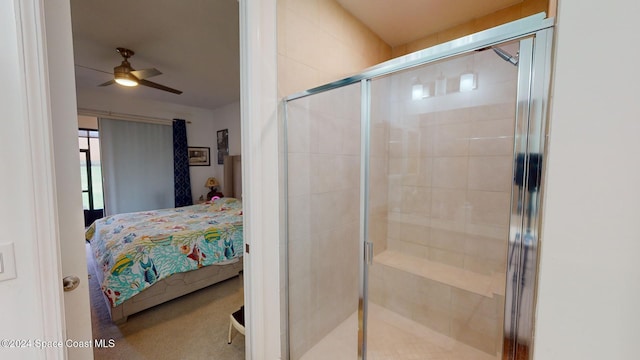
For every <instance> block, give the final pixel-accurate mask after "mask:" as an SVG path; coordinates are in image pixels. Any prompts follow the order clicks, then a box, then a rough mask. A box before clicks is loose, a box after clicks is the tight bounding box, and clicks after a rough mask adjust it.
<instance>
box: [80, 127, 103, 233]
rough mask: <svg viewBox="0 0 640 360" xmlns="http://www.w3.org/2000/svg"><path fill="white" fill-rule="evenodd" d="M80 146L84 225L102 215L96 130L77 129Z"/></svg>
mask: <svg viewBox="0 0 640 360" xmlns="http://www.w3.org/2000/svg"><path fill="white" fill-rule="evenodd" d="M78 145H79V148H80V179H81V185H82V207H83V208H84V223H85V226H89V225H91V223H92V222H93V221H94V220H96V219H99V218H101V217H102V216H104V198H103V195H102V167H101V164H100V138H99V134H98V131H97V130H91V129H80V130H78Z"/></svg>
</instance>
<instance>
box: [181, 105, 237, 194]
mask: <svg viewBox="0 0 640 360" xmlns="http://www.w3.org/2000/svg"><path fill="white" fill-rule="evenodd" d="M212 117H213V141H214V142H215V141H216V133H217V131H219V130H224V129H228V130H229V155H240V149H241V147H242V146H241V145H242V144H241V142H240V139H241V136H240V102H239V101H238V102H234V103H231V104H228V105H225V106H222V107H219V108H217V109H215V110H214V111H213V114H212ZM191 136H192V135H189V137H190V138H189V139H191ZM193 136H198V134H196V135H193ZM217 151H218V150H217V145H216V144H214V145H213V146H212V147H211V166H212V167H213V172H212V174H213V176H215V177H216V179H218V182H220V185H221V188H220V190H221V191H222V193H223V194H225V195H226V196H231V195H232V194H231V193H229V192H228V191H225V190H226V188H225V184H224V165H218V152H217ZM204 180H206V179H204ZM198 184H199V183H196V187H197V186H198ZM203 185H204V181H202V184H199V186H203ZM203 189H204V191H205V192H204V193H205V194H206V193H207V192H209V189H208V188H203ZM196 193H197V192H196Z"/></svg>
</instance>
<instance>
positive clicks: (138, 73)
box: [131, 68, 162, 80]
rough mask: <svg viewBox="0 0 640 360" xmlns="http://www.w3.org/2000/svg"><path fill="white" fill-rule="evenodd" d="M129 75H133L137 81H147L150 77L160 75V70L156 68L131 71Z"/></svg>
mask: <svg viewBox="0 0 640 360" xmlns="http://www.w3.org/2000/svg"><path fill="white" fill-rule="evenodd" d="M131 74H133V76H135V77H137V78H138V79H140V80H142V79H148V78H150V77H152V76H157V75H160V74H162V73H161V72H160V70H158V69H156V68H150V69H142V70H133V71H131Z"/></svg>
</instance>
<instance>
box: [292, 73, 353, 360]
mask: <svg viewBox="0 0 640 360" xmlns="http://www.w3.org/2000/svg"><path fill="white" fill-rule="evenodd" d="M287 139H288V154H289V155H288V174H287V175H288V194H289V202H288V212H289V216H288V219H289V220H288V223H289V237H288V244H289V246H288V249H289V254H288V258H289V269H290V271H289V333H290V351H291V359H299V358H300V357H301V356H302V355H304V353H306V352H307V350H309V349H310V348H311V347H312V346H313V345H315V344H316V343H317V342H318V341H320V340H321V339H322V338H323V337H324V336H326V335H327V334H328V333H329V332H331V331H332V330H333V329H335V328H336V327H337V326H338V325H339V324H340V323H342V322H343V321H344V320H345V319H346V318H348V317H349V316H350V315H351V314H353V313H355V312H356V311H357V310H358V274H359V272H358V251H359V246H358V244H359V238H360V237H359V228H360V86H359V85H358V84H356V85H351V86H347V87H343V88H340V89H336V90H333V91H330V92H326V93H321V94H318V95H314V96H311V97H307V98H302V99H299V100H295V101H291V102H289V103H288V120H287ZM354 331H357V326H356V328H355V330H354ZM353 346H354V348H353V349H355V346H356V344H353ZM354 351H355V350H354Z"/></svg>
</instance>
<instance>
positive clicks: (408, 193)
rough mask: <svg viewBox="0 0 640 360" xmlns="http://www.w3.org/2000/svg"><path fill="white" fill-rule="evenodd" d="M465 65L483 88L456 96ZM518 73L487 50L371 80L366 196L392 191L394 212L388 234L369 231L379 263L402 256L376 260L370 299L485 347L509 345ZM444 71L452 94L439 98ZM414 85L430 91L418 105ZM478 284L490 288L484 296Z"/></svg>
mask: <svg viewBox="0 0 640 360" xmlns="http://www.w3.org/2000/svg"><path fill="white" fill-rule="evenodd" d="M505 49H507V50H508V51H510V52H512V53H514V54H515V52H516V51H517V46H516V45H515V44H512V45H511V46H510V47H509V46H506V47H505ZM470 71H471V72H474V73H475V74H476V77H477V88H476V89H475V90H472V91H470V92H460V91H459V85H458V84H459V76H460V74H462V73H465V72H470ZM516 77H517V68H516V67H515V66H513V65H511V64H509V63H506V62H503V61H502V60H500V59H499V58H497V56H496V55H495V54H494V53H493V52H492V51H490V50H489V51H484V52H478V53H474V54H471V55H467V56H464V57H460V58H456V59H453V60H447V61H445V62H442V63H440V64H434V65H429V66H427V67H423V68H421V69H417V70H413V71H410V72H404V73H398V74H395V75H392V76H390V77H387V78H382V79H376V80H374V81H373V84H372V101H371V103H372V129H373V130H372V144H371V148H372V168H371V173H372V177H371V182H372V183H371V188H372V189H377V190H375V191H372V194H371V197H370V198H371V199H372V200H371V202H372V203H373V204H384V203H385V201H384V200H382V199H381V197H382V196H386V199H387V200H386V204H384V205H386V207H385V206H382V207H381V208H384V209H385V210H386V211H387V217H388V221H387V222H385V223H386V224H387V229H386V230H387V231H386V238H385V240H386V241H381V240H380V239H379V238H377V239H375V238H374V239H373V241H374V244H375V245H374V248H375V252H376V254H377V255H378V258H380V259H381V258H383V257H384V255H385V251H389V252H390V253H394V254H395V253H400V254H403V255H402V256H406V258H403V257H402V256H400V257H398V256H395V257H394V259H395V261H400V263H396V264H389V263H388V262H387V263H385V262H379V261H375V260H374V265H373V266H372V268H371V274H370V287H369V288H370V300H371V301H373V302H375V303H377V304H379V305H381V306H383V307H385V308H387V309H389V310H392V311H394V312H396V313H398V314H400V315H403V316H405V317H407V318H410V319H413V320H414V321H417V322H419V323H421V324H423V325H426V326H428V327H430V328H432V329H434V330H437V331H438V332H441V333H443V334H445V335H447V336H449V337H451V338H453V339H456V340H458V341H461V342H463V343H466V344H468V345H471V346H473V347H475V348H477V349H479V350H482V351H484V352H486V353H489V354H497V353H499V352H500V351H501V343H502V323H503V311H504V310H503V309H504V279H505V262H506V257H507V254H506V250H507V239H508V234H509V231H508V225H509V217H510V212H511V207H510V204H511V202H510V197H511V181H512V178H513V175H512V168H513V149H514V137H513V136H514V117H515V111H516V101H515V98H516V83H517V81H516V80H517V78H516ZM437 78H447V84H448V86H447V94H445V95H440V96H433V94H434V91H433V85H434V81H435V80H436V79H437ZM416 83H422V84H424V85H425V88H428V87H431V88H430V93H431V95H432V96H431V97H427V98H424V99H418V100H413V99H412V94H411V87H412V85H414V84H416ZM376 129H379V130H377V131H379V132H380V133H381V134H383V135H378V136H376V132H375V131H376ZM384 145H386V153H385V156H382V157H380V158H379V159H376V158H375V157H374V154H376V152H378V151H379V150H381V149H382V148H383V147H384ZM385 157H386V160H385V159H384V158H385ZM385 187H386V189H387V190H386V191H385V190H383V188H385ZM371 209H372V210H371V212H372V214H373V213H376V214H378V213H379V211H378V210H376V207H374V206H372V207H371ZM372 218H373V215H372ZM374 226H375V227H378V228H379V229H380V230H381V231H382V226H381V225H373V224H372V225H371V227H370V229H372V228H373V227H374ZM371 233H377V231H371ZM398 259H399V260H398ZM403 259H404V260H403ZM409 263H410V264H411V266H413V268H411V266H408V264H409ZM455 269H459V270H455ZM437 272H445V273H446V276H437V274H435V273H437ZM446 278H448V279H454V280H455V281H447V279H446ZM483 281H486V282H487V284H491V285H490V287H491V290H490V291H488V292H482V291H478V287H477V285H478V284H479V283H481V282H483Z"/></svg>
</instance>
